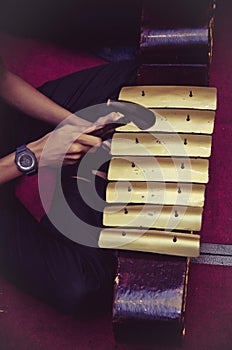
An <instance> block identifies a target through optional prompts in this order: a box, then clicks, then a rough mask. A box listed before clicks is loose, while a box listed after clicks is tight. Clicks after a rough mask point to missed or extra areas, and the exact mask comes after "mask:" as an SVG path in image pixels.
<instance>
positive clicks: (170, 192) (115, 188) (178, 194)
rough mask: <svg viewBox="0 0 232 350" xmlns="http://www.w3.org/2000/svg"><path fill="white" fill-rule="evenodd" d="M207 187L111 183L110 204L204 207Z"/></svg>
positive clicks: (108, 199)
mask: <svg viewBox="0 0 232 350" xmlns="http://www.w3.org/2000/svg"><path fill="white" fill-rule="evenodd" d="M204 195H205V185H199V184H185V183H180V184H177V183H165V182H124V181H119V182H109V183H108V185H107V189H106V201H107V202H108V203H148V204H162V205H184V206H191V207H203V205H204Z"/></svg>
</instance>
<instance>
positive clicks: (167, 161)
mask: <svg viewBox="0 0 232 350" xmlns="http://www.w3.org/2000/svg"><path fill="white" fill-rule="evenodd" d="M108 179H109V180H112V181H120V180H121V181H145V182H146V181H162V182H164V181H167V182H195V183H207V182H208V160H207V159H201V158H197V159H193V158H175V157H172V158H168V157H133V156H127V157H113V158H112V159H111V161H110V165H109V171H108Z"/></svg>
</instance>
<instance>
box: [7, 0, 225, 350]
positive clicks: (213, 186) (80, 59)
mask: <svg viewBox="0 0 232 350" xmlns="http://www.w3.org/2000/svg"><path fill="white" fill-rule="evenodd" d="M218 2H219V1H218ZM223 6H224V7H223ZM230 7H231V4H230V1H223V2H222V1H221V3H220V4H219V8H218V11H217V17H216V23H215V45H214V57H213V64H212V68H211V85H212V86H216V87H217V89H218V111H217V117H216V126H215V133H214V136H213V150H212V157H211V163H210V183H209V185H208V187H207V194H206V206H205V210H204V220H203V222H204V225H203V229H202V232H201V235H202V241H203V242H211V243H223V244H232V233H231V224H232V181H231V172H232V152H231V144H232V142H231V140H232V117H231V110H232V102H231V101H232V82H231V78H232V65H231V62H232V46H231V32H232V23H231V22H232V16H231V14H232V13H231V10H230ZM0 41H1V44H0V55H1V56H2V57H3V59H4V61H5V63H6V64H7V65H8V66H9V67H10V68H11V69H12V70H13V71H14V72H16V73H18V74H19V75H21V76H22V77H23V78H25V79H26V80H28V81H29V82H30V83H32V84H33V85H35V86H38V85H40V84H42V83H43V82H44V81H46V80H49V79H53V78H56V77H58V76H62V75H65V74H67V73H70V72H72V71H75V70H79V69H83V68H86V67H89V66H93V65H95V64H101V63H102V62H104V61H103V60H102V59H100V58H97V57H95V56H94V55H92V54H90V53H87V52H70V51H68V50H64V49H62V48H60V47H55V46H53V45H50V44H44V43H41V42H40V43H39V42H35V41H34V40H30V39H19V38H11V37H8V36H7V35H4V34H2V35H1V36H0ZM231 295H232V268H231V267H222V266H210V265H191V267H190V277H189V292H188V299H187V312H186V337H185V338H184V341H183V346H182V347H181V349H183V350H230V349H232V302H231ZM0 310H1V312H0V349H1V350H14V349H17V350H27V349H33V350H37V349H38V350H53V349H58V350H59V349H60V350H61V349H62V350H63V349H66V350H74V349H75V350H76V349H77V350H92V349H94V350H95V349H96V350H113V349H118V350H132V349H133V350H150V349H155V350H156V349H157V350H161V349H166V350H174V349H176V348H174V347H170V348H167V347H155V346H151V347H145V346H136V345H128V344H117V345H116V344H115V343H114V339H113V335H112V328H111V314H110V312H109V313H108V314H106V315H101V316H97V315H95V316H94V315H92V316H86V317H82V318H79V317H78V316H76V317H70V316H66V315H63V314H60V313H58V312H56V311H55V310H53V309H50V308H49V307H47V306H46V305H44V304H41V303H40V302H38V301H37V300H34V299H33V298H32V297H30V296H27V295H25V294H23V293H21V292H20V291H19V290H17V289H15V288H14V287H13V286H11V285H9V284H8V283H7V282H6V281H5V280H1V281H0Z"/></svg>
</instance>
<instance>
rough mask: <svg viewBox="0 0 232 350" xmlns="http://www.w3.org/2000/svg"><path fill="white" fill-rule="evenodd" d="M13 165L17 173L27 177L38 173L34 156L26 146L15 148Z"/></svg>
mask: <svg viewBox="0 0 232 350" xmlns="http://www.w3.org/2000/svg"><path fill="white" fill-rule="evenodd" d="M15 164H16V166H17V168H18V170H19V171H21V172H22V173H24V174H27V175H33V174H36V173H37V171H38V162H37V159H36V156H35V154H34V153H33V152H32V151H31V150H30V149H29V148H27V146H26V145H22V146H20V147H17V148H16V152H15Z"/></svg>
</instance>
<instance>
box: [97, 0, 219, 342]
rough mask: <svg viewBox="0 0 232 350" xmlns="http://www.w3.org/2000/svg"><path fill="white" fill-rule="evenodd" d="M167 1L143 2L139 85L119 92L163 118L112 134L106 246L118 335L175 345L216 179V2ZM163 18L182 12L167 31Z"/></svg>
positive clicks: (102, 238) (104, 231) (104, 234)
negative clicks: (112, 267)
mask: <svg viewBox="0 0 232 350" xmlns="http://www.w3.org/2000/svg"><path fill="white" fill-rule="evenodd" d="M164 2H165V4H166V5H167V8H169V10H170V11H169V12H164V7H165V6H164V4H161V3H160V1H158V2H157V1H155V2H154V1H150V0H147V1H144V3H143V14H142V23H141V37H140V50H141V57H142V64H141V66H140V68H139V70H138V79H137V82H138V85H137V86H130V87H123V88H122V90H121V92H120V96H119V100H123V101H128V102H132V103H137V104H140V105H141V106H144V107H146V108H148V109H149V110H150V111H152V112H153V113H154V115H155V117H156V121H155V123H154V125H153V126H151V127H149V128H147V129H146V130H141V128H139V127H138V126H136V125H135V124H134V123H133V122H131V123H128V124H127V125H125V126H121V127H119V128H117V129H116V132H115V133H114V135H113V138H112V144H111V154H112V159H111V161H110V165H109V170H108V180H109V183H108V186H107V190H106V201H107V205H106V207H105V209H104V213H103V225H104V228H103V229H102V231H101V233H100V238H99V246H100V247H103V248H116V249H118V250H119V256H118V270H117V276H116V279H115V288H114V302H113V329H114V333H115V337H116V340H118V341H128V340H129V341H133V342H138V341H143V342H144V341H148V342H150V341H160V340H162V341H163V340H164V341H166V340H167V339H168V340H169V341H170V342H171V343H172V344H173V343H174V341H177V342H179V341H180V340H181V338H182V336H183V334H184V333H185V326H184V314H185V306H186V298H187V284H188V271H189V264H190V257H196V256H198V255H199V251H200V230H201V227H202V220H203V215H204V203H205V189H206V185H207V182H208V181H209V158H210V154H211V145H212V134H213V128H214V119H215V111H216V107H217V98H216V89H215V88H213V87H207V85H208V82H209V74H208V73H209V64H210V61H211V56H212V29H213V11H214V9H215V2H214V1H209V0H204V1H202V3H201V5H199V7H200V8H199V7H198V5H195V4H189V3H188V4H186V1H182V0H179V1H177V3H176V4H175V6H172V5H171V3H172V2H170V1H164ZM159 3H160V4H159ZM189 6H190V7H189ZM179 7H180V8H179ZM192 7H193V8H194V11H193V12H191V13H190V10H191V9H192ZM190 8H191V9H190ZM178 9H179V10H180V11H181V16H180V14H179V15H178V14H177V13H176V12H177V11H178ZM192 10H193V9H192ZM171 11H174V13H175V15H173V16H174V17H172V13H171ZM200 11H201V12H200ZM197 14H199V16H197ZM164 15H168V17H169V19H173V18H175V21H174V22H172V21H171V20H170V28H168V29H167V26H165V25H164V23H163V22H162V21H163V19H164ZM189 16H190V17H191V20H190V17H189ZM165 23H167V22H166V21H165ZM142 118H143V115H142V114H141V119H142Z"/></svg>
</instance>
